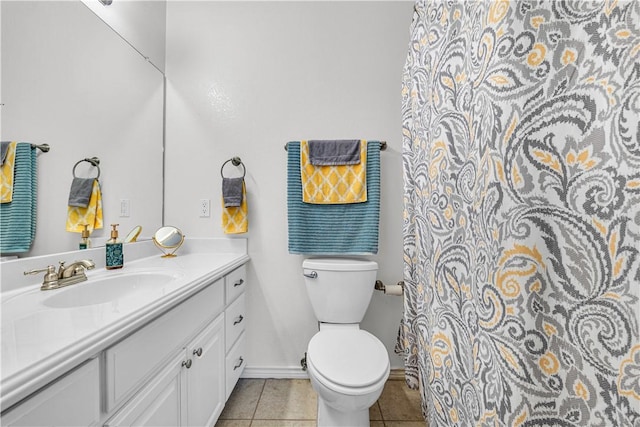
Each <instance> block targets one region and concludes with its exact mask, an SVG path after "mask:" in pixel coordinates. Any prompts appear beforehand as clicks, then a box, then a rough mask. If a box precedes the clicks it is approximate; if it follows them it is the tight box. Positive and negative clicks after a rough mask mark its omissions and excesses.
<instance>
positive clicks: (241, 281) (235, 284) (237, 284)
mask: <svg viewBox="0 0 640 427" xmlns="http://www.w3.org/2000/svg"><path fill="white" fill-rule="evenodd" d="M243 283H244V279H240V280H238V281H237V282H236V283H234V284H233V287H234V288H235V287H238V286H240V285H242V284H243Z"/></svg>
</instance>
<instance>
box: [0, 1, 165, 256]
mask: <svg viewBox="0 0 640 427" xmlns="http://www.w3.org/2000/svg"><path fill="white" fill-rule="evenodd" d="M0 17H1V26H0V31H1V43H2V45H1V49H0V51H1V52H2V63H1V67H2V69H1V73H0V76H1V81H0V85H1V88H0V94H1V96H2V98H1V99H0V105H1V107H0V108H1V109H2V127H1V129H0V139H1V140H3V141H6V140H9V141H12V140H13V141H26V142H32V143H36V144H43V143H47V144H49V146H50V147H51V150H50V151H49V152H48V153H47V154H46V155H40V156H38V160H37V162H38V167H37V169H38V172H37V180H38V194H37V209H38V211H37V218H36V234H35V239H34V243H33V245H32V246H31V250H30V251H29V252H27V253H24V254H21V255H20V256H34V255H45V254H51V253H57V252H65V251H70V250H76V249H77V248H78V240H79V239H80V237H81V236H80V233H79V232H78V233H72V232H67V231H66V229H65V224H66V220H67V209H68V207H67V205H68V199H69V191H70V187H71V183H72V180H73V168H74V163H75V162H76V161H77V160H78V159H81V158H85V157H92V156H96V157H99V158H100V169H101V172H102V173H101V175H100V188H101V192H102V208H103V222H104V224H109V223H120V224H121V226H122V227H123V228H124V229H131V228H133V227H134V226H136V225H140V226H142V227H143V228H145V229H147V230H155V229H157V228H158V227H160V226H161V225H162V203H163V202H162V180H163V173H162V167H163V166H162V165H163V160H162V157H163V104H164V75H163V74H162V73H161V72H159V71H158V69H157V68H155V67H154V66H153V65H151V64H150V63H149V62H148V61H147V60H146V59H145V58H143V57H142V56H141V55H140V54H139V53H138V52H137V51H136V50H134V49H133V48H132V47H131V46H130V45H129V44H128V43H126V42H125V41H124V40H123V39H122V38H121V37H120V36H119V35H118V34H116V33H114V32H113V30H111V28H109V27H108V26H107V25H106V24H105V23H104V22H103V21H102V20H100V19H99V18H98V17H97V16H96V15H95V14H94V13H93V12H92V11H91V10H89V8H87V7H86V6H85V4H83V3H82V2H81V1H80V0H73V1H55V0H50V1H0ZM84 165H85V164H84V163H83V164H82V165H81V166H79V167H78V171H77V172H78V175H81V176H84V175H83V173H84V171H83V170H81V169H82V167H84ZM91 176H93V175H91ZM108 234H109V233H108V230H106V229H105V228H102V229H98V230H95V231H93V232H92V233H91V240H92V242H93V246H94V247H96V246H100V245H103V244H104V242H105V241H106V239H107V238H108Z"/></svg>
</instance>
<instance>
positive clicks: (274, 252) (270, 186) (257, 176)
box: [165, 1, 413, 372]
mask: <svg viewBox="0 0 640 427" xmlns="http://www.w3.org/2000/svg"><path fill="white" fill-rule="evenodd" d="M412 8H413V4H412V3H411V2H378V1H376V2H217V1H216V2H202V1H196V2H187V1H179V2H178V1H171V2H169V3H168V6H167V52H166V58H167V62H166V75H167V116H166V156H167V161H166V172H165V173H166V190H165V222H166V223H167V224H171V225H176V226H178V227H180V228H182V230H183V231H184V233H185V234H186V235H187V236H192V237H196V236H197V237H219V236H223V233H222V231H221V227H220V214H221V208H220V193H221V192H220V186H221V177H220V166H221V165H222V163H223V162H224V161H226V160H227V159H229V158H230V157H232V156H240V157H241V158H242V160H243V162H244V164H245V165H246V168H247V177H246V181H247V190H248V203H249V210H250V225H249V233H248V234H247V235H246V236H247V237H248V238H249V254H250V256H251V263H250V267H249V279H250V285H249V287H248V312H249V313H250V317H249V319H248V325H247V333H248V335H249V336H248V341H247V342H248V343H249V349H248V353H249V354H248V365H247V366H248V368H249V371H260V370H262V371H268V370H273V371H274V372H276V371H278V370H285V371H286V370H287V369H291V372H293V371H295V370H297V369H298V368H299V361H300V358H301V357H302V356H303V354H304V351H305V349H306V345H307V343H308V341H309V339H310V338H311V336H312V335H313V334H314V333H315V332H316V330H317V324H316V320H315V318H314V316H313V313H312V310H311V306H310V304H309V302H308V299H307V295H306V290H305V288H304V283H303V280H302V276H301V272H302V269H301V262H302V257H300V256H294V255H289V254H288V252H287V211H286V152H285V151H284V145H285V143H286V142H287V141H290V140H299V139H307V138H318V139H323V138H365V139H378V140H386V141H387V142H388V144H389V148H388V149H387V150H386V151H385V152H383V153H382V211H381V230H380V251H379V254H378V255H377V256H372V257H370V258H371V259H373V260H376V261H378V263H379V264H380V271H379V278H380V279H381V280H383V281H384V282H385V283H395V282H397V281H398V280H400V279H401V276H402V253H403V252H402V172H401V168H402V164H401V154H400V152H401V113H400V106H401V96H400V87H401V78H402V66H403V64H404V59H405V56H406V51H407V47H408V41H409V40H408V39H409V25H410V21H411V17H412V10H413V9H412ZM228 167H229V166H228ZM225 170H228V171H232V170H233V167H229V169H225ZM205 198H206V199H211V200H212V216H211V217H210V218H199V217H198V202H199V199H205ZM401 315H402V298H400V297H390V296H384V295H382V294H380V293H379V292H376V293H375V296H374V299H373V302H372V303H371V306H370V308H369V311H368V313H367V316H366V318H365V321H364V323H363V325H362V326H363V328H364V329H367V330H369V331H371V332H372V333H374V334H375V335H376V336H378V337H379V338H380V339H382V341H383V342H384V343H385V344H386V346H387V348H388V350H389V354H390V356H391V363H392V367H394V368H399V367H402V361H401V360H400V358H398V357H397V356H395V355H394V354H393V347H394V345H395V340H396V333H397V330H398V325H399V321H400V318H401Z"/></svg>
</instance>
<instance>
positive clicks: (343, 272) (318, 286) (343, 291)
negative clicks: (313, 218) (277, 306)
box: [302, 258, 390, 427]
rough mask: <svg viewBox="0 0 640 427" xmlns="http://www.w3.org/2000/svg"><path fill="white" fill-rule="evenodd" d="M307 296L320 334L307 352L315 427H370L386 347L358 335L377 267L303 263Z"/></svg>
mask: <svg viewBox="0 0 640 427" xmlns="http://www.w3.org/2000/svg"><path fill="white" fill-rule="evenodd" d="M302 268H303V275H304V278H305V284H306V288H307V294H308V295H309V300H310V302H311V306H312V307H313V312H314V313H315V315H316V318H317V319H318V321H319V324H320V331H319V332H318V333H316V334H315V335H314V336H313V337H312V338H311V341H309V345H308V347H307V372H308V374H309V378H310V380H311V386H312V387H313V389H314V390H315V391H316V393H317V394H318V427H366V426H369V407H370V406H371V405H373V404H374V403H375V402H376V400H378V398H379V397H380V395H381V394H382V389H383V388H384V384H385V382H386V380H387V378H389V371H390V366H389V355H388V353H387V349H386V348H385V346H384V344H382V342H380V340H379V339H378V338H376V337H375V336H373V335H372V334H370V333H369V332H367V331H364V330H361V329H360V326H359V324H360V322H361V321H362V319H363V317H364V315H365V312H366V311H367V307H368V306H369V302H370V301H371V296H372V294H373V287H374V284H375V279H376V273H377V271H378V264H377V263H376V262H374V261H369V260H364V259H352V258H309V259H306V260H304V262H303V263H302Z"/></svg>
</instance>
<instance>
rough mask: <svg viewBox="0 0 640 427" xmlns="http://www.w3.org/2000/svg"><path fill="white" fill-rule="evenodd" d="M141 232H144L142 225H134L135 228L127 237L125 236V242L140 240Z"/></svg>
mask: <svg viewBox="0 0 640 427" xmlns="http://www.w3.org/2000/svg"><path fill="white" fill-rule="evenodd" d="M141 232H142V227H140V226H139V225H136V226H135V227H133V230H131V231H130V232H129V234H127V237H125V238H124V242H125V243H133V242H135V241H136V240H138V236H139V235H140V233H141Z"/></svg>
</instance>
